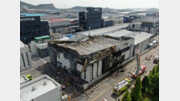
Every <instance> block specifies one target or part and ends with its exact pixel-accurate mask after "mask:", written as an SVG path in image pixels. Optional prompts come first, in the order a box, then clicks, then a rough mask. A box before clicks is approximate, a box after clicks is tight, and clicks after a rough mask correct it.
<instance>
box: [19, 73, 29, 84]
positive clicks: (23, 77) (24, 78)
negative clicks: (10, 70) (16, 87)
mask: <svg viewBox="0 0 180 101" xmlns="http://www.w3.org/2000/svg"><path fill="white" fill-rule="evenodd" d="M30 80H32V76H31V74H26V75H22V76H21V77H20V84H23V83H26V82H28V81H30Z"/></svg>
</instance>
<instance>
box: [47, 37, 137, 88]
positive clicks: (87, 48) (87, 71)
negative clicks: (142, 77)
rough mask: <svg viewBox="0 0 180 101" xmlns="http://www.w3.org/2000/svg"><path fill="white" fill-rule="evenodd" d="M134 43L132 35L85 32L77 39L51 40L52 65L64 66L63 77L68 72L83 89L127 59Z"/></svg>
mask: <svg viewBox="0 0 180 101" xmlns="http://www.w3.org/2000/svg"><path fill="white" fill-rule="evenodd" d="M133 45H134V38H131V37H120V38H115V37H110V36H93V37H92V36H88V37H86V38H83V39H80V40H78V41H50V42H49V50H50V59H51V63H52V65H53V66H52V68H53V69H54V70H55V71H60V70H61V69H64V70H65V71H66V74H67V75H66V77H65V78H67V77H68V76H69V78H68V79H73V80H75V82H76V84H77V85H78V86H80V87H82V88H83V89H86V88H88V87H89V86H91V85H92V84H94V83H95V82H96V81H98V80H99V79H101V78H102V77H104V76H105V75H106V74H107V73H109V72H110V71H111V70H113V69H115V68H118V67H120V66H121V65H123V64H125V63H126V62H127V61H129V60H130V58H131V57H132V54H133ZM61 73H62V72H60V74H61ZM61 75H62V74H61ZM73 80H69V81H73Z"/></svg>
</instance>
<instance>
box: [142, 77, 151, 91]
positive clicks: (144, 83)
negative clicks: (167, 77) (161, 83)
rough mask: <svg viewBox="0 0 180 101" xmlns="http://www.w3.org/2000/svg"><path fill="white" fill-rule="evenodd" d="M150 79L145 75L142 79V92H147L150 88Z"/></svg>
mask: <svg viewBox="0 0 180 101" xmlns="http://www.w3.org/2000/svg"><path fill="white" fill-rule="evenodd" d="M150 87H151V86H150V79H149V77H148V76H145V77H144V79H143V80H142V93H143V94H145V93H148V91H149V89H150Z"/></svg>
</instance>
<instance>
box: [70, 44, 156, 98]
mask: <svg viewBox="0 0 180 101" xmlns="http://www.w3.org/2000/svg"><path fill="white" fill-rule="evenodd" d="M150 55H159V46H157V47H156V48H153V49H151V50H149V51H148V52H146V53H144V54H143V55H141V64H143V65H145V66H146V71H147V72H145V73H144V74H143V75H147V74H148V72H149V71H151V70H152V67H154V66H155V64H153V57H152V58H151V60H150V61H147V60H145V57H147V56H148V57H149V56H150ZM136 65H137V64H136V60H133V61H131V62H130V63H128V64H127V65H125V66H124V67H123V68H124V70H126V71H125V72H124V73H123V72H119V73H118V76H115V77H113V75H112V76H109V77H107V78H106V79H105V80H103V83H101V84H97V85H96V86H98V87H97V88H95V89H94V90H93V92H92V93H90V91H87V92H86V93H88V94H89V97H88V98H87V97H86V94H84V95H83V94H82V96H79V97H76V98H74V99H73V100H78V101H102V100H103V99H106V100H108V101H116V100H117V98H116V97H113V96H112V92H113V87H114V86H115V85H116V84H117V83H118V82H120V81H122V80H123V79H124V78H125V77H128V76H129V77H130V76H131V74H129V73H128V72H129V71H131V72H132V71H133V70H135V69H134V67H136ZM92 88H94V87H92ZM121 97H122V95H121V96H119V97H118V98H121Z"/></svg>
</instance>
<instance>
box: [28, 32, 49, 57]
mask: <svg viewBox="0 0 180 101" xmlns="http://www.w3.org/2000/svg"><path fill="white" fill-rule="evenodd" d="M49 40H50V36H48V35H46V36H40V37H35V40H34V41H31V43H30V44H29V45H30V51H31V55H32V56H40V57H46V56H48V55H49V54H48V44H47V42H48V41H49Z"/></svg>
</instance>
